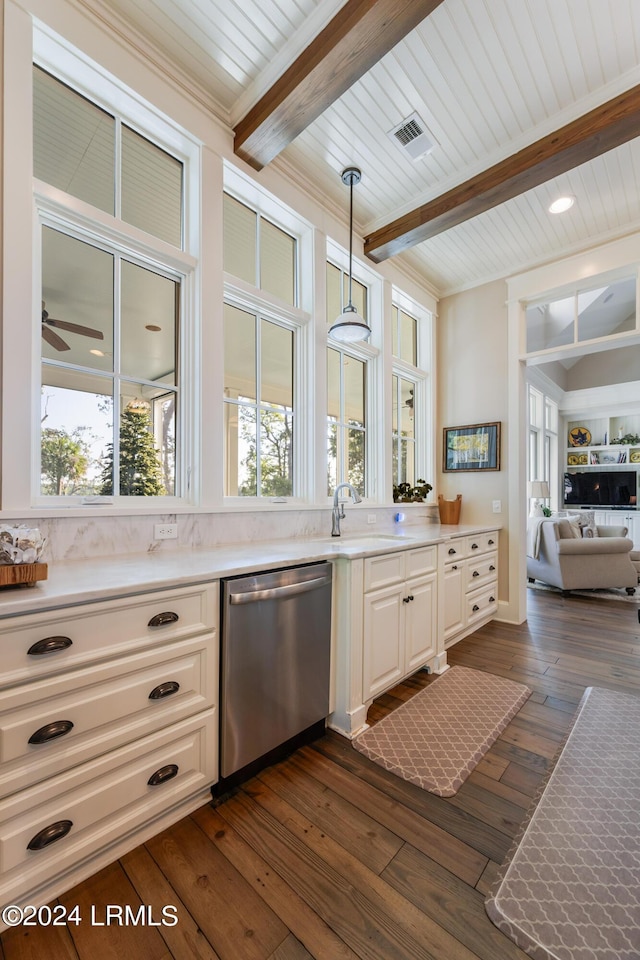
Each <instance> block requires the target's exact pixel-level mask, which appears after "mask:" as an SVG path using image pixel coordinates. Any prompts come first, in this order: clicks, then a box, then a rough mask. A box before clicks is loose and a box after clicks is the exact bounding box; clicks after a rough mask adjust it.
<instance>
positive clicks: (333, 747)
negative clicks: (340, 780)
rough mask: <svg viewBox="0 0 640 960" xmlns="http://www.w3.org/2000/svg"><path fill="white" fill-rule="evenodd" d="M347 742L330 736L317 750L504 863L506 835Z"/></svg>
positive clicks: (508, 843) (483, 852)
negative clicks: (378, 764)
mask: <svg viewBox="0 0 640 960" xmlns="http://www.w3.org/2000/svg"><path fill="white" fill-rule="evenodd" d="M340 741H342V742H340ZM345 742H346V741H344V739H343V738H342V737H337V736H333V735H327V736H326V737H324V738H323V739H322V740H319V741H317V743H315V744H314V745H313V749H316V750H318V751H319V752H320V753H323V754H324V755H325V756H327V757H329V758H330V759H331V760H333V761H334V762H335V763H338V764H340V765H341V766H343V767H345V768H346V769H348V770H351V771H352V772H356V775H357V776H358V777H360V778H361V779H362V780H364V781H366V782H367V783H370V784H372V785H373V786H375V787H376V788H377V789H378V790H380V791H381V793H384V794H386V796H388V797H390V798H391V799H393V800H395V801H396V802H397V803H399V804H401V805H402V806H405V807H407V808H409V809H410V810H414V811H415V812H416V813H419V814H420V815H421V816H423V817H425V818H426V819H427V820H429V821H430V822H431V823H434V824H436V825H437V826H439V827H440V828H441V829H443V830H444V831H445V832H447V833H450V834H451V835H452V836H454V837H456V838H457V839H458V840H461V841H462V842H463V843H466V844H468V845H469V846H470V847H472V848H473V849H474V850H476V851H477V852H478V853H480V854H482V855H483V856H485V857H488V858H490V859H493V860H498V861H502V859H503V858H504V856H505V854H506V852H507V850H508V849H509V846H510V839H509V837H508V836H507V835H506V834H504V833H501V832H500V831H499V830H496V829H495V828H494V827H493V826H492V825H491V824H486V823H483V822H482V821H481V820H478V819H477V818H476V817H473V816H471V815H469V814H468V813H467V812H466V811H464V810H458V809H456V808H455V807H453V806H451V805H450V804H449V803H448V802H447V801H446V800H443V799H442V797H436V796H434V795H433V794H432V793H428V792H427V791H426V790H421V789H420V787H417V786H415V785H414V784H412V783H408V782H407V781H406V780H400V779H399V778H398V777H395V776H394V775H393V774H392V773H389V772H388V771H387V770H383V769H382V768H381V767H379V766H377V765H376V764H375V763H372V762H371V761H369V760H367V758H366V757H363V756H362V755H361V754H359V753H357V752H356V751H355V750H354V749H353V748H352V747H351V745H350V744H348V745H347V746H346V747H345ZM494 746H495V745H494ZM506 746H508V745H506Z"/></svg>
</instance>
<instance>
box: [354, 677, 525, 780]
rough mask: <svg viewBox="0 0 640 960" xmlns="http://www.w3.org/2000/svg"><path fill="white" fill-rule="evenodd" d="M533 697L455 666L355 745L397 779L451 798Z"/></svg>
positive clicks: (519, 685) (499, 680) (510, 683)
mask: <svg viewBox="0 0 640 960" xmlns="http://www.w3.org/2000/svg"><path fill="white" fill-rule="evenodd" d="M530 694H531V691H530V690H529V689H528V688H527V687H525V686H524V685H523V684H522V683H515V682H514V681H513V680H505V679H503V678H502V677H494V676H493V674H490V673H482V672H481V671H480V670H471V669H469V668H468V667H452V668H451V669H450V670H447V672H446V673H444V674H443V675H442V676H441V677H438V679H437V680H435V681H434V682H433V683H432V684H430V685H429V686H428V687H426V688H425V689H424V690H421V691H420V693H418V694H416V696H415V697H412V698H411V700H408V701H407V702H406V703H403V704H402V706H401V707H398V709H397V710H394V711H393V713H390V714H389V715H388V716H386V717H384V719H382V720H380V721H379V723H376V724H375V726H373V727H370V728H369V729H368V730H365V731H364V733H361V734H360V736H359V737H358V738H357V739H356V740H354V741H353V745H354V747H355V748H356V750H359V751H360V753H363V754H364V755H365V756H366V757H369V759H370V760H373V761H374V763H377V764H379V765H380V766H381V767H384V768H385V770H389V771H390V772H391V773H395V774H396V776H398V777H402V778H403V779H404V780H410V781H411V783H417V784H418V786H419V787H422V788H423V789H424V790H428V791H429V792H430V793H436V794H438V796H440V797H451V796H453V794H454V793H456V792H457V791H458V790H459V788H460V787H461V785H462V784H463V783H464V781H465V780H466V779H467V777H468V776H469V774H470V773H471V771H472V770H473V768H474V767H475V766H476V765H477V764H478V762H479V761H480V760H481V759H482V757H483V755H484V754H485V753H486V752H487V750H488V749H489V747H490V746H491V744H492V743H493V742H494V741H495V740H497V738H498V736H499V735H500V734H501V733H502V731H503V730H504V728H505V727H506V726H507V724H508V723H509V721H510V720H511V719H512V717H514V716H515V714H516V713H517V712H518V710H519V709H520V707H521V706H522V704H523V703H525V701H526V700H527V699H528V697H529V696H530Z"/></svg>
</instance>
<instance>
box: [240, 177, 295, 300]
mask: <svg viewBox="0 0 640 960" xmlns="http://www.w3.org/2000/svg"><path fill="white" fill-rule="evenodd" d="M224 269H225V271H226V272H227V273H230V274H233V276H234V277H239V278H240V279H241V280H244V281H246V282H247V283H249V284H251V286H253V287H256V289H258V290H263V291H264V292H265V293H268V294H271V295H272V296H274V297H277V298H278V299H279V300H283V301H284V302H285V303H288V304H291V305H292V306H294V305H295V304H297V302H298V297H297V284H296V278H297V244H296V240H295V237H292V236H290V235H289V234H288V233H286V232H285V231H284V230H281V229H280V227H278V226H276V224H274V223H271V221H270V220H267V219H266V218H265V217H263V216H261V215H260V214H258V213H257V212H256V211H255V210H252V209H251V208H250V207H247V206H246V205H245V204H244V203H240V201H239V200H236V199H235V197H232V196H230V194H228V193H225V195H224Z"/></svg>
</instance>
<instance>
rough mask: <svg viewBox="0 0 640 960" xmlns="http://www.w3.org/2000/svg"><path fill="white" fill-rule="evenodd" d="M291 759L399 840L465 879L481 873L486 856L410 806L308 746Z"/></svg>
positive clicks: (473, 880)
mask: <svg viewBox="0 0 640 960" xmlns="http://www.w3.org/2000/svg"><path fill="white" fill-rule="evenodd" d="M292 762H293V763H294V765H295V766H299V767H301V768H302V769H304V770H306V771H307V772H308V773H309V774H310V775H311V776H313V777H316V778H317V779H319V780H320V781H321V782H322V783H326V784H327V785H328V786H331V787H332V789H333V790H334V791H335V792H336V793H339V794H340V795H341V796H344V797H347V798H350V799H351V800H352V802H354V803H357V804H358V806H359V808H360V809H361V810H363V811H365V812H367V813H368V815H369V816H371V817H372V818H374V819H376V820H377V821H378V822H379V823H382V825H383V826H385V827H387V828H388V829H390V830H392V831H394V832H395V833H396V834H397V835H398V836H399V837H401V838H402V839H403V840H408V841H410V842H411V843H412V844H413V845H414V846H415V847H416V848H417V849H418V850H421V851H422V852H423V853H426V854H427V855H428V856H430V857H432V858H433V859H434V860H436V861H437V862H438V863H439V864H440V865H441V866H443V867H445V868H446V869H447V870H451V871H452V872H453V873H455V874H456V876H458V877H460V879H461V880H464V881H465V883H469V884H471V886H473V885H474V883H475V881H476V878H477V877H478V876H479V875H480V873H482V871H483V870H484V867H485V865H486V862H487V857H485V856H483V855H482V854H480V853H478V851H477V850H475V849H474V848H473V847H470V846H469V845H468V844H466V843H464V842H462V841H460V840H458V839H457V838H455V837H453V836H452V835H451V834H450V833H448V832H447V831H446V830H443V829H442V828H440V827H438V826H436V825H435V824H433V823H431V821H429V820H427V819H425V818H424V817H423V816H421V815H420V814H419V813H417V812H416V811H414V810H410V809H407V808H406V807H404V806H403V805H402V804H399V803H398V802H397V801H396V800H394V799H392V798H391V797H389V796H387V795H386V794H385V793H383V792H382V791H381V790H378V789H377V788H376V787H375V786H373V785H372V784H370V783H367V782H366V781H363V780H361V779H360V778H359V777H356V776H353V775H352V774H350V773H349V772H347V771H346V770H343V769H342V768H341V767H340V766H338V765H336V764H335V763H332V762H331V761H330V760H328V759H327V758H326V757H324V756H323V755H322V754H320V753H319V752H318V751H317V750H313V749H312V748H310V747H306V748H305V749H303V750H301V751H299V752H298V753H297V754H296V756H295V757H294V758H292Z"/></svg>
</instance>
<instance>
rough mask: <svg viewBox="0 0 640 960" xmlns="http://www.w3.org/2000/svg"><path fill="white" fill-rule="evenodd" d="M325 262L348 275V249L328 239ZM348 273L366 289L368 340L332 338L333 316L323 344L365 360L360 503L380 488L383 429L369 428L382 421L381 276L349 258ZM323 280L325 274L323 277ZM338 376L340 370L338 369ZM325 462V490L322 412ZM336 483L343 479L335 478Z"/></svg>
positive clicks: (376, 497)
mask: <svg viewBox="0 0 640 960" xmlns="http://www.w3.org/2000/svg"><path fill="white" fill-rule="evenodd" d="M326 262H327V263H331V264H333V266H335V267H338V268H339V269H340V270H342V271H343V273H345V274H347V276H348V274H349V252H348V251H347V250H345V249H344V248H343V247H341V246H340V245H339V244H337V243H336V242H335V241H333V240H331V239H329V238H328V239H327V256H326ZM352 276H353V279H354V280H357V281H358V282H359V283H361V284H363V286H365V287H366V288H367V317H366V319H367V322H368V324H369V326H370V328H371V337H370V339H369V340H368V341H366V340H362V341H358V342H357V343H349V344H344V343H341V342H340V341H338V340H334V339H333V338H332V337H331V336H330V334H329V328H330V326H331V323H332V322H333V320H334V319H335V317H327V318H326V320H327V347H333V348H334V349H336V350H341V351H342V352H343V354H346V355H348V356H352V357H355V359H356V360H362V361H364V363H365V389H366V396H365V445H364V450H365V485H366V490H364V491H361V493H362V499H363V502H369V503H371V502H374V501H380V500H381V498H382V496H383V492H382V491H383V489H384V436H383V434H384V431H382V430H372V429H371V424H372V423H375V422H379V423H382V422H383V402H382V397H383V396H384V390H383V383H382V375H383V373H382V368H383V364H382V350H381V345H382V302H383V281H382V278H381V277H380V276H379V275H378V274H376V273H374V271H373V270H371V269H370V268H369V267H367V265H366V264H364V263H362V262H361V261H360V260H357V259H356V258H355V257H352ZM323 280H324V282H325V283H326V275H325V277H324V278H323ZM341 377H342V371H341ZM324 421H325V425H326V426H325V461H324V477H325V485H324V486H325V491H326V477H327V475H328V464H327V462H326V430H327V426H328V423H329V418H328V414H327V412H326V411H325V418H324ZM337 482H338V484H340V483H344V482H345V480H344V479H342V478H340V477H338V479H337ZM327 500H328V502H331V496H327Z"/></svg>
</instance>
